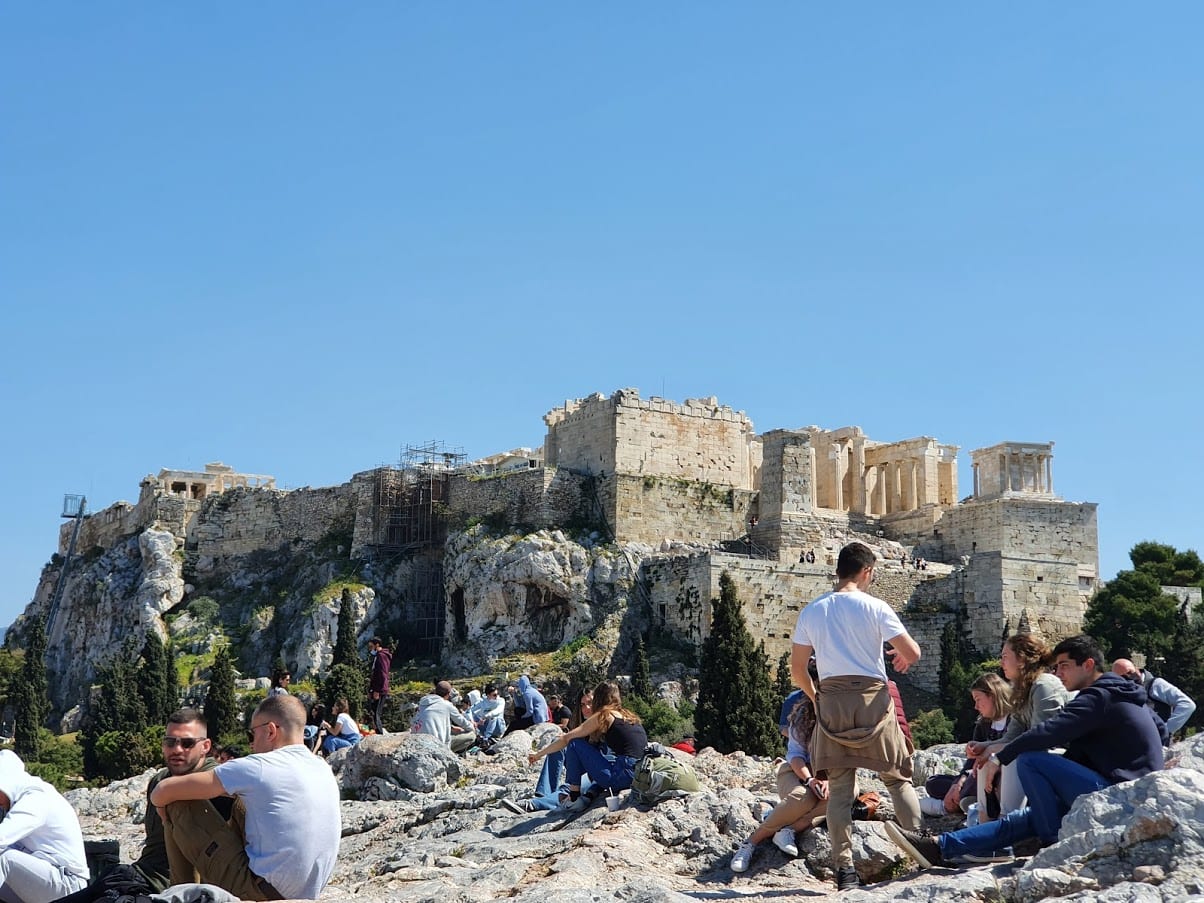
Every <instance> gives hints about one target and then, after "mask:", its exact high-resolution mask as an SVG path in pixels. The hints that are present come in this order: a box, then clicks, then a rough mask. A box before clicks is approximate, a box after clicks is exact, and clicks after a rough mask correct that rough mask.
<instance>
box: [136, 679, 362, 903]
mask: <svg viewBox="0 0 1204 903" xmlns="http://www.w3.org/2000/svg"><path fill="white" fill-rule="evenodd" d="M304 728H305V707H304V706H303V705H302V704H301V701H300V700H299V699H297V698H296V697H295V696H269V697H268V698H267V699H265V700H264V701H263V702H261V703H260V704H259V706H258V707H257V708H256V709H255V711H254V713H253V714H252V715H251V726H250V730H249V731H248V734H249V735H250V739H251V755H249V756H244V757H243V758H241V759H235V760H234V761H233V762H227V763H226V764H224V765H218V766H217V767H216V768H214V769H213V770H212V771H201V772H194V773H192V774H185V775H179V776H172V777H168V778H164V779H163V780H162V781H160V782H159V784H158V786H157V787H155V789H154V790H153V791H152V792H151V795H150V802H151V805H153V806H156V807H157V808H158V809H159V815H160V817H161V818H162V819H163V836H164V840H165V842H166V846H167V859H168V862H170V863H171V880H172V883H173V884H186V883H194V882H196V881H198V880H199V881H200V882H202V883H205V884H215V885H217V886H218V887H220V888H222V889H223V890H226V891H229V892H230V893H232V894H234V895H236V896H237V897H238V898H239V899H241V900H294V899H299V900H300V899H303V900H315V899H317V897H318V895H319V894H320V893H321V892H322V889H323V888H324V887H325V886H326V882H327V881H329V880H330V875H331V873H332V872H333V871H334V864H335V858H336V856H337V855H338V851H339V836H340V835H341V833H342V819H341V815H340V806H339V785H338V783H337V782H336V781H335V777H334V775H333V774H332V773H331V771H330V768H329V767H328V766H327V764H326V763H325V762H323V761H321V760H320V759H318V758H316V757H315V756H313V755H312V754H311V753H310V752H309V750H307V749H306V748H305V745H304V744H303V743H302V737H303V736H304ZM214 796H233V797H235V799H236V801H237V802H236V805H235V807H234V816H233V818H232V819H231V820H230V821H229V822H227V821H226V819H224V818H222V816H221V814H220V813H219V812H218V811H217V810H216V809H215V808H214V807H213V805H212V804H211V803H210V802H209V800H210V799H211V798H212V797H214ZM239 804H241V805H239Z"/></svg>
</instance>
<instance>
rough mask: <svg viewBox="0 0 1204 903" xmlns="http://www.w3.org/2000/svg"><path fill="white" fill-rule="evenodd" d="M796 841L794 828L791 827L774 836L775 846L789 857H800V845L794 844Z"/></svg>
mask: <svg viewBox="0 0 1204 903" xmlns="http://www.w3.org/2000/svg"><path fill="white" fill-rule="evenodd" d="M794 840H795V837H794V828H792V827H790V825H787V826H786V827H784V828H780V829H779V830H778V831H777V833H775V834H774V835H773V845H774V846H775V847H777V848H778V849H779V850H781V851H782V852H783V853H785V854H786V855H787V856H797V855H798V845H797V844H796V843H795V842H794Z"/></svg>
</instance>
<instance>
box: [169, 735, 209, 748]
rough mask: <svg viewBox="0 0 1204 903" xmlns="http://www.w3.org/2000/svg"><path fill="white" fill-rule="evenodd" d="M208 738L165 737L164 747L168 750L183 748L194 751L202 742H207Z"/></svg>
mask: <svg viewBox="0 0 1204 903" xmlns="http://www.w3.org/2000/svg"><path fill="white" fill-rule="evenodd" d="M207 739H209V738H208V737H164V738H163V745H164V746H166V747H167V748H168V749H175V748H176V747H177V746H182V747H184V748H185V749H192V748H193V747H194V746H196V745H197V744H198V743H200V742H201V741H202V740H207Z"/></svg>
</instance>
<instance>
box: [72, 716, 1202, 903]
mask: <svg viewBox="0 0 1204 903" xmlns="http://www.w3.org/2000/svg"><path fill="white" fill-rule="evenodd" d="M544 741H546V737H543V736H540V737H538V739H537V740H536V741H535V742H536V743H539V742H544ZM531 743H532V736H531V735H529V734H526V733H522V732H520V733H515V734H512V735H511V736H510V737H508V738H506V740H505V741H504V751H503V753H502V754H499V755H496V756H484V755H478V754H472V755H470V756H468V757H466V758H457V757H454V756H450V754H448V755H447V756H446V757H445V756H444V755H442V754H441V752H440V751H439V750H432V749H431V744H430V743H429V738H419V737H412V736H410V735H408V734H399V735H389V736H386V737H380V738H369V739H367V740H365V742H364V743H361V744H360V745H359V746H358V747H357V748H354V749H351V750H348V751H347V752H346V753H345V754H343V755H342V757H341V759H340V760H336V761H335V762H334V763H333V764H334V765H335V766H336V767H337V769H338V774H339V780H340V783H341V786H342V787H343V788H344V795H345V801H344V802H343V810H342V819H343V839H342V846H341V848H340V853H339V862H338V866H337V868H336V871H335V876H334V879H333V880H332V882H331V884H330V886H329V887H328V888H327V890H326V891H325V893H324V894H323V897H322V899H324V900H329V901H344V900H346V901H348V903H350V901H351V900H352V899H353V898H354V899H355V900H360V901H362V900H372V901H431V903H476V901H486V900H500V899H510V900H518V901H525V903H544V901H549V900H555V901H565V903H587V901H588V903H604V901H615V903H620V901H622V903H683V901H702V900H742V901H759V903H770V901H775V903H776V901H780V900H781V899H784V898H791V899H796V898H797V899H806V898H817V897H826V896H828V895H829V894H833V895H834V894H835V893H836V891H835V885H834V883H833V881H832V872H831V866H830V862H829V857H830V854H831V847H830V844H829V842H828V837H827V834H826V832H825V831H824V830H823V829H822V828H819V829H813V830H811V831H807V832H804V833H803V834H801V835H800V836H799V850H800V855H799V857H798V858H797V859H791V858H788V857H786V856H785V855H784V854H782V853H781V852H780V851H778V849H777V848H776V847H774V846H773V844H771V843H766V844H763V845H762V846H761V847H760V848H759V849H758V851H757V854H756V856H755V857H754V859H753V862H752V867H751V868H750V869H749V870H748V871H747V872H745V873H743V874H734V873H733V872H732V871H731V870H730V869H729V868H728V862H729V859H730V858H731V854H732V852H733V851H734V849H735V847H736V845H737V844H738V843H739V842H740V841H741V840H742V839H743V838H744V837H745V836H746V835H747V834H748V832H749V831H751V830H752V828H753V827H754V826H755V825H756V824H757V823H758V820H759V819H760V817H761V816H762V814H763V813H764V811H766V810H767V807H768V806H769V805H770V804H772V802H773V801H774V794H773V785H772V773H773V769H772V766H771V763H770V762H769V761H768V760H765V759H758V758H755V757H752V756H746V755H744V754H743V753H733V754H731V755H726V756H725V755H720V754H719V753H716V752H715V751H714V750H710V749H706V750H702V751H701V752H700V753H699V755H698V756H697V757H696V758H695V759H694V760H693V764H694V765H695V768H696V770H697V771H698V773H699V776H700V778H702V780H703V782H704V784H705V789H704V790H703V792H701V793H697V794H693V795H691V796H689V797H686V798H683V799H679V800H670V801H666V802H662V803H661V804H660V805H658V806H656V807H654V808H651V809H645V808H640V807H637V806H636V805H634V803H633V801H632V800H630V799H625V801H624V803H623V805H622V806H621V807H620V808H619V809H618V810H617V811H615V812H610V811H607V809H606V808H605V807H604V806H601V805H598V806H595V807H594V808H592V809H590V810H588V811H586V812H585V813H583V814H581V815H579V816H577V817H575V818H574V817H573V816H572V815H571V814H568V813H565V812H563V811H553V812H538V813H528V814H523V815H518V814H514V813H512V812H510V811H509V810H507V809H505V808H503V807H502V806H501V805H500V804H499V800H501V799H502V798H503V797H507V798H510V799H514V800H519V799H523V798H525V797H526V796H528V795H529V794H530V793H531V791H532V789H533V787H534V784H535V780H536V777H537V772H536V769H534V768H531V767H529V766H527V764H526V761H525V753H526V751H527V750H528V749H529V748H530V745H531ZM927 752H932V751H927ZM1173 754H1174V757H1175V758H1174V761H1177V762H1179V763H1180V764H1179V765H1177V766H1176V767H1173V768H1170V769H1168V770H1166V771H1162V772H1158V773H1156V774H1151V775H1148V776H1146V777H1144V778H1142V779H1141V780H1138V781H1132V782H1129V783H1127V784H1121V785H1118V786H1116V787H1112V788H1109V789H1108V790H1105V791H1103V792H1100V793H1094V794H1089V795H1087V796H1084V797H1081V798H1080V799H1079V800H1078V801H1077V802H1076V803H1075V805H1074V807H1073V808H1072V809H1071V811H1070V813H1069V814H1068V815H1067V817H1066V819H1065V821H1064V823H1063V826H1062V832H1061V834H1060V837H1059V841H1058V843H1056V844H1055V845H1054V846H1052V847H1049V848H1048V849H1045V850H1043V851H1041V852H1040V853H1039V854H1037V855H1036V856H1034V857H1033V858H1031V859H1029V860H1027V861H1021V862H1017V863H1014V864H1007V865H995V866H981V867H978V868H967V869H956V870H955V869H934V870H931V871H927V872H920V871H916V870H915V867H914V865H913V864H912V863H911V862H910V861H909V860H907V859H906V858H904V857H903V856H902V855H901V854H900V853H899V852H898V850H897V849H895V847H894V845H893V844H891V842H890V841H889V840H888V839H887V838H886V836H885V834H884V833H883V831H882V826H881V825H880V824H879V823H877V822H873V821H871V822H855V823H854V846H855V856H856V859H857V866H858V871H859V874H860V876H861V879H862V882H863V885H864V886H863V887H862V888H861V889H860V890H857V891H853V892H848V893H845V894H841V895H839V896H840V899H842V900H848V901H851V903H855V901H867V900H873V901H879V900H880V901H888V900H923V901H934V903H935V901H946V900H948V901H953V900H981V901H1004V900H1006V901H1026V903H1027V901H1035V900H1046V899H1054V898H1059V899H1064V900H1068V901H1070V900H1073V901H1088V900H1091V901H1096V900H1104V901H1121V900H1124V901H1172V900H1174V901H1178V900H1191V899H1202V898H1204V772H1202V771H1201V769H1200V767H1199V765H1200V762H1201V761H1204V737H1196V738H1193V739H1192V740H1191V741H1188V742H1185V743H1182V744H1179V745H1178V746H1177V747H1176V748H1175V749H1174V751H1173ZM683 755H684V754H683ZM945 755H946V753H945V752H944V751H938V752H935V753H933V754H932V756H931V758H932V759H933V760H934V761H936V760H939V759H941V758H943V757H944V756H945ZM452 760H454V761H452ZM918 770H919V769H918ZM151 774H153V772H147V773H146V774H144V775H142V776H141V777H138V778H131V779H129V780H126V781H120V782H117V783H115V784H112V785H110V786H109V787H107V788H103V789H100V790H76V791H71V792H70V793H68V795H67V796H68V799H69V800H71V802H72V804H73V805H74V806H75V807H76V810H77V812H79V814H80V821H81V823H82V824H83V825H84V832H85V836H87V837H90V838H100V837H113V836H117V837H119V838H120V839H121V841H122V856H123V859H124V860H126V861H128V860H129V859H132V858H135V857H136V856H137V854H138V852H139V850H140V848H141V836H142V835H141V828H140V825H139V821H140V819H141V817H142V814H143V812H144V811H145V810H144V806H145V803H144V799H145V791H146V784H147V781H148V779H149V778H150V776H151ZM357 784H358V786H357ZM861 784H862V789H863V790H865V789H878V790H879V792H881V793H882V795H883V798H884V800H886V801H887V802H889V798H888V797H886V794H885V792H884V790H883V788H882V787H881V785H879V784H877V783H876V781H875V779H874V778H873V777H872V776H871V775H868V774H865V773H863V774H862V779H861ZM382 787H388V788H393V789H392V790H390V791H388V793H389V794H391V795H388V796H386V795H384V794H382V792H381V788H382ZM427 787H429V788H430V789H422V788H427ZM373 788H375V789H373ZM353 795H354V796H359V797H361V798H360V799H348V798H346V797H350V796H353ZM887 809H888V807H887V806H884V807H883V810H882V811H886V810H887ZM880 814H881V812H880ZM953 826H954V824H951V823H948V820H941V821H935V820H930V824H929V827H931V828H933V829H934V830H948V829H950V828H952V827H953Z"/></svg>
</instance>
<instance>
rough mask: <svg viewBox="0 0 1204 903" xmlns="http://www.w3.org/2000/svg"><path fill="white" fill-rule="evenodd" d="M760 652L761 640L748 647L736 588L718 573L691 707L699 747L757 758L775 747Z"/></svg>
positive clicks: (776, 737) (777, 748)
mask: <svg viewBox="0 0 1204 903" xmlns="http://www.w3.org/2000/svg"><path fill="white" fill-rule="evenodd" d="M764 650H765V645H764V643H762V644H761V645H760V646H759V647H757V646H754V645H753V640H752V636H751V635H750V634H749V632H748V627H747V625H746V624H745V621H744V613H743V611H741V609H740V600H739V599H738V598H737V597H736V586H735V584H734V583H733V582H732V579H731V577H730V575H728V573H727V572H726V571H724V572H723V573H722V574H721V575H720V576H719V598H718V599H716V600H714V601H713V602H712V603H711V631H710V634H709V635H708V636H707V638H706V641H705V642H704V643H703V646H702V667H701V669H700V671H699V675H698V685H699V686H698V706H697V707H696V708H695V710H694V725H695V727H696V728H697V732H698V734H697V743H698V746H699V747H703V746H713V747H714V748H715V749H717V750H718V751H719V752H721V753H730V752H734V751H735V750H738V749H739V750H743V751H744V752H746V753H749V754H750V755H758V756H769V755H775V754H776V753H778V752H779V751H780V749H781V741H780V740H779V734H778V729H777V723H776V721H775V715H776V713H777V705H776V704H775V702H774V699H773V688H772V686H771V684H770V681H769V660H768V658H767V657H766V655H765V651H764Z"/></svg>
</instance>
